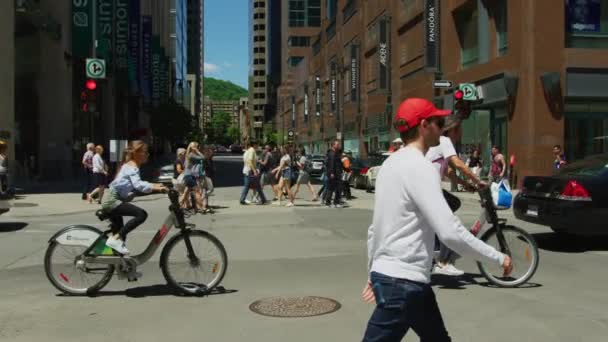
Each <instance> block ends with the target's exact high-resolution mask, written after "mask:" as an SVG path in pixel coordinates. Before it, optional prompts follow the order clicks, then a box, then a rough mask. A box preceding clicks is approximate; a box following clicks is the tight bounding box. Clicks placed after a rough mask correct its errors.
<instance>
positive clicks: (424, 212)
mask: <svg viewBox="0 0 608 342" xmlns="http://www.w3.org/2000/svg"><path fill="white" fill-rule="evenodd" d="M449 114H450V111H448V110H439V109H437V108H435V106H434V105H433V104H432V103H431V102H430V101H427V100H425V99H417V98H410V99H407V100H405V101H404V102H403V103H402V104H401V105H400V107H399V109H398V111H397V113H396V117H395V121H394V122H395V126H396V128H397V130H398V131H399V132H400V134H401V137H402V139H403V141H404V143H405V148H403V149H401V150H399V151H396V152H395V153H393V154H392V155H391V156H390V157H388V159H387V160H386V161H385V162H384V164H383V166H382V168H381V169H380V172H379V174H378V178H377V180H376V196H375V203H374V215H373V221H372V224H371V226H370V227H369V230H368V240H367V247H368V258H369V262H368V271H369V272H370V278H369V280H368V281H367V284H366V286H365V288H364V290H363V293H362V297H363V300H365V301H367V302H373V301H376V309H375V310H374V312H373V314H372V316H371V317H370V319H369V322H368V325H367V329H366V332H365V337H364V339H363V341H400V340H401V339H402V338H403V337H404V336H405V334H406V333H407V331H408V330H409V328H412V329H413V330H414V331H415V332H416V333H417V334H418V336H419V337H420V339H421V340H422V341H434V342H441V341H451V339H450V337H449V335H448V332H447V330H446V328H445V325H444V323H443V319H442V317H441V312H440V311H439V306H438V305H437V301H436V299H435V294H434V293H433V290H432V288H431V286H430V284H429V283H430V275H431V264H432V259H433V245H434V242H435V234H437V235H438V237H439V239H440V240H441V241H443V242H444V243H445V244H446V245H447V246H448V247H450V248H452V249H454V250H455V251H456V252H458V253H460V254H461V255H468V256H471V257H473V258H474V259H476V260H483V261H489V262H492V263H495V264H496V265H500V266H502V267H503V268H504V272H505V275H508V274H510V273H511V270H512V264H511V258H510V257H508V256H506V255H504V254H502V253H500V252H498V251H496V250H495V249H494V248H492V247H490V246H488V245H486V244H485V243H484V242H482V241H481V240H479V239H477V238H475V237H474V236H473V235H472V234H471V233H469V231H468V230H467V229H466V228H465V227H464V226H463V225H462V223H461V222H460V220H459V219H458V218H457V217H456V216H454V214H453V213H452V211H451V210H450V208H449V207H448V204H447V203H446V201H445V199H444V197H443V195H442V192H441V179H440V177H439V175H438V173H437V171H436V170H435V168H434V167H433V164H432V163H431V162H430V161H429V160H427V159H426V158H425V154H426V153H427V151H428V149H429V148H431V147H433V146H437V145H439V138H440V137H441V135H442V133H443V130H442V128H443V125H444V123H445V116H447V115H449Z"/></svg>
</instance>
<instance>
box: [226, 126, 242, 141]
mask: <svg viewBox="0 0 608 342" xmlns="http://www.w3.org/2000/svg"><path fill="white" fill-rule="evenodd" d="M240 137H241V130H240V129H239V128H238V127H237V126H234V125H232V126H230V128H228V138H229V139H230V142H231V143H238V141H239V138H240Z"/></svg>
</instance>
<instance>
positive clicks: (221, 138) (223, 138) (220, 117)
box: [207, 112, 232, 145]
mask: <svg viewBox="0 0 608 342" xmlns="http://www.w3.org/2000/svg"><path fill="white" fill-rule="evenodd" d="M231 121H232V118H231V117H230V113H226V112H218V113H213V116H212V117H211V125H210V127H209V132H207V135H208V138H207V139H208V141H209V142H212V143H215V144H221V145H229V144H230V143H231V142H230V140H231V139H230V135H229V132H228V128H229V127H230V124H231V123H232V122H231Z"/></svg>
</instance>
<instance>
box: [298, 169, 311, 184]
mask: <svg viewBox="0 0 608 342" xmlns="http://www.w3.org/2000/svg"><path fill="white" fill-rule="evenodd" d="M309 182H310V175H309V174H308V172H306V171H300V174H299V175H298V181H297V183H298V184H308V183H309Z"/></svg>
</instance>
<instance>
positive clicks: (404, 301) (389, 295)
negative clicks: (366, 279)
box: [363, 272, 452, 342]
mask: <svg viewBox="0 0 608 342" xmlns="http://www.w3.org/2000/svg"><path fill="white" fill-rule="evenodd" d="M371 282H372V286H373V288H374V295H375V297H376V310H374V313H373V314H372V316H371V317H370V319H369V322H368V324H367V330H366V331H365V337H364V338H363V341H364V342H376V341H377V342H380V341H387V342H388V341H390V342H393V341H401V340H402V339H403V337H404V336H405V334H406V333H407V331H408V330H409V329H410V328H412V329H413V330H414V332H415V333H416V334H417V335H418V337H420V341H422V342H445V341H451V340H452V339H451V338H450V336H449V335H448V332H447V330H446V329H445V325H444V324H443V318H442V317H441V312H440V311H439V306H438V305H437V300H436V299H435V293H434V292H433V289H432V288H431V286H430V285H429V284H423V283H418V282H414V281H410V280H406V279H397V278H392V277H389V276H386V275H383V274H380V273H376V272H372V274H371Z"/></svg>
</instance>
